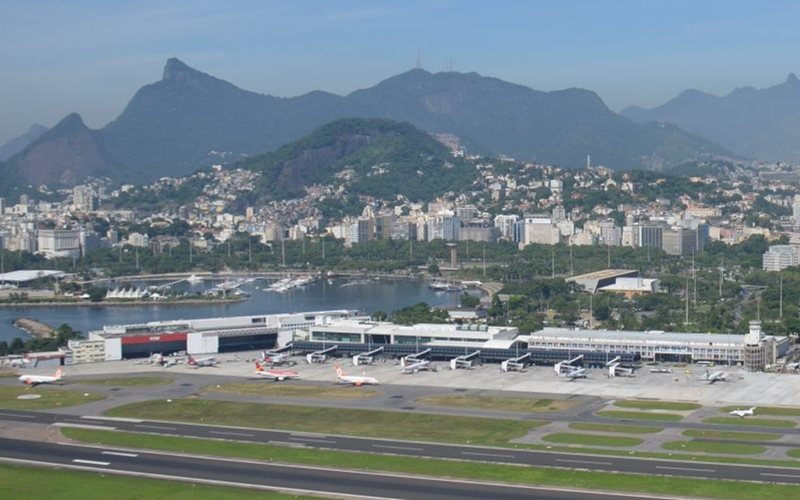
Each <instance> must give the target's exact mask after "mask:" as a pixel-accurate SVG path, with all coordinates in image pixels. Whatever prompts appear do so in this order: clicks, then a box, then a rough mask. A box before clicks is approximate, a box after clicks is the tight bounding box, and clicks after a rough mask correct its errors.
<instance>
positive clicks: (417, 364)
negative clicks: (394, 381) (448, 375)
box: [400, 358, 438, 375]
mask: <svg viewBox="0 0 800 500" xmlns="http://www.w3.org/2000/svg"><path fill="white" fill-rule="evenodd" d="M400 366H401V367H402V369H401V370H400V373H408V374H411V375H413V374H415V373H418V372H421V371H431V372H435V371H438V370H437V369H436V367H435V366H433V365H432V364H431V362H430V361H428V360H427V359H414V358H411V359H407V358H400Z"/></svg>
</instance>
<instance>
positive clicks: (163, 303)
mask: <svg viewBox="0 0 800 500" xmlns="http://www.w3.org/2000/svg"><path fill="white" fill-rule="evenodd" d="M245 300H247V299H246V298H236V299H215V300H202V299H187V300H170V301H167V300H162V301H155V300H131V301H125V302H85V301H81V302H59V301H56V302H46V301H43V302H13V303H12V302H8V303H0V308H14V307H129V306H184V305H186V306H201V305H208V304H236V303H239V302H244V301H245Z"/></svg>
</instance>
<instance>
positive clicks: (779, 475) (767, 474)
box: [760, 472, 800, 479]
mask: <svg viewBox="0 0 800 500" xmlns="http://www.w3.org/2000/svg"><path fill="white" fill-rule="evenodd" d="M760 474H761V475H762V476H772V477H791V478H793V479H800V476H798V475H796V474H770V473H769V472H761V473H760Z"/></svg>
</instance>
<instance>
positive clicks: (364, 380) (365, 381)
mask: <svg viewBox="0 0 800 500" xmlns="http://www.w3.org/2000/svg"><path fill="white" fill-rule="evenodd" d="M333 366H334V368H335V369H336V376H337V377H339V382H338V383H339V384H351V385H354V386H356V387H361V386H362V385H378V380H377V379H375V378H373V377H367V376H366V374H365V375H361V376H359V375H345V374H344V371H342V367H341V366H340V365H338V364H336V365H333ZM365 373H366V372H365Z"/></svg>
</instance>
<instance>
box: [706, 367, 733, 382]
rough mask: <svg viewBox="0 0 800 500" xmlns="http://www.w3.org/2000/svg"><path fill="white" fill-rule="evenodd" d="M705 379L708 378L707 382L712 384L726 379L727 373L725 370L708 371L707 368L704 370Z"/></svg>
mask: <svg viewBox="0 0 800 500" xmlns="http://www.w3.org/2000/svg"><path fill="white" fill-rule="evenodd" d="M706 380H708V383H709V384H713V383H714V382H725V381H727V380H728V373H727V372H714V373H708V370H706Z"/></svg>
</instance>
